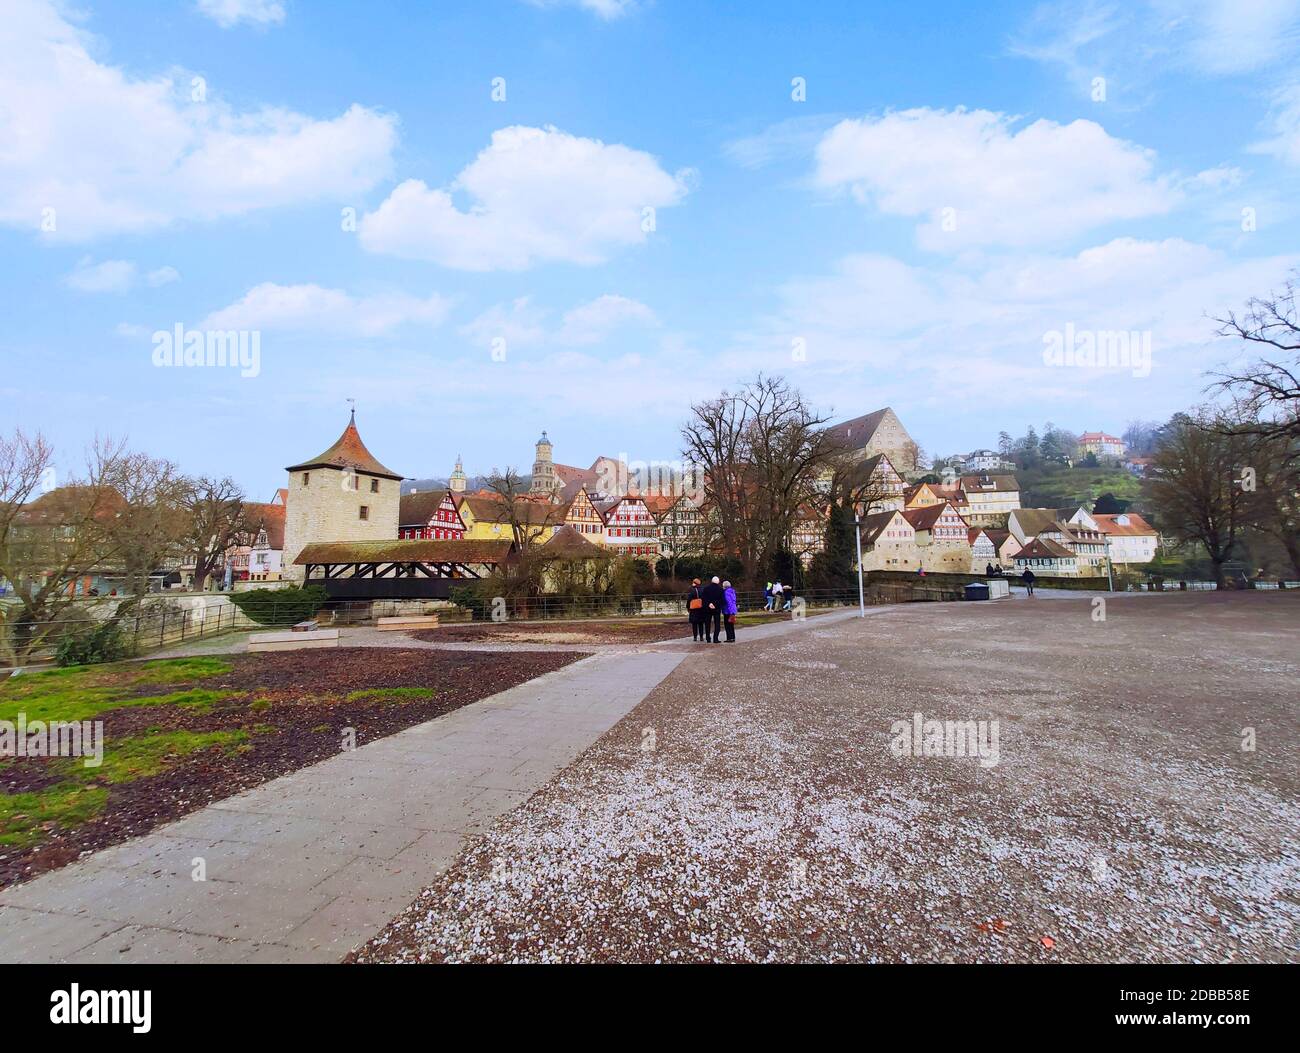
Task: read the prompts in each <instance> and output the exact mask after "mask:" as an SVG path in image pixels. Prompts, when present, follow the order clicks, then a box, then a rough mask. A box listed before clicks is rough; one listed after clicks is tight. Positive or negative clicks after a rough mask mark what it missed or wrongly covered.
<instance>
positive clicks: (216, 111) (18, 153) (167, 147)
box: [0, 0, 397, 241]
mask: <svg viewBox="0 0 1300 1053" xmlns="http://www.w3.org/2000/svg"><path fill="white" fill-rule="evenodd" d="M92 47H96V48H98V45H97V44H96V42H94V41H93V40H92V39H91V38H90V37H89V36H88V35H87V34H86V33H85V32H83V31H82V30H81V29H79V28H77V27H76V26H73V25H72V24H71V23H69V22H68V21H67V20H66V19H64V18H63V17H62V16H61V15H60V14H59V12H58V10H57V9H56V8H55V7H54V6H52V5H51V4H50V3H49V2H47V0H12V2H11V3H10V4H8V5H7V7H6V12H5V17H4V18H3V19H0V142H3V143H4V148H3V153H2V154H0V225H8V226H14V227H18V228H23V229H28V230H32V231H37V230H41V229H43V228H42V223H43V222H44V223H45V224H46V228H48V224H49V221H50V220H53V229H52V230H50V229H45V234H44V236H45V237H47V238H51V239H65V240H74V241H75V240H85V239H88V238H93V237H96V236H99V235H104V234H112V233H119V232H125V231H147V230H152V229H157V228H160V227H164V226H167V225H169V224H171V223H174V222H176V221H178V220H182V221H183V220H212V219H217V218H220V217H225V216H235V215H240V214H243V213H247V212H250V211H253V210H255V209H261V208H268V207H273V206H283V205H300V204H302V203H304V202H308V201H313V200H321V199H327V200H338V199H339V198H340V197H343V198H345V199H346V197H347V196H349V195H353V194H358V193H361V192H362V191H365V190H367V189H369V188H370V187H372V186H374V185H375V184H376V183H377V182H378V181H379V180H381V179H383V178H385V177H386V176H387V175H388V173H389V171H390V166H391V154H392V150H393V147H394V145H395V143H396V138H397V122H396V119H395V118H394V117H391V116H388V115H384V114H380V113H377V112H375V111H373V110H368V109H366V108H365V107H362V106H359V105H353V106H352V107H351V108H349V109H348V110H347V111H346V112H344V113H342V114H340V115H339V116H337V117H334V118H332V119H327V120H316V119H314V118H311V117H307V116H305V115H303V114H299V113H293V112H291V111H288V110H283V109H269V108H268V109H262V110H257V111H250V112H237V111H235V110H233V109H231V108H230V107H229V106H227V105H225V104H223V103H222V102H221V101H220V100H219V99H217V98H215V97H214V96H213V94H212V93H211V92H208V93H207V95H206V98H207V101H205V102H195V101H192V96H193V94H194V92H195V89H194V88H193V87H192V84H191V79H190V78H189V77H188V76H187V75H176V76H170V75H169V76H158V77H154V78H152V79H148V80H141V79H137V78H135V77H133V76H131V75H130V74H128V73H126V72H125V71H123V70H121V69H119V68H115V67H112V66H109V65H105V64H103V63H101V62H99V61H97V60H96V59H94V58H92V57H91V54H90V50H89V49H90V48H92Z"/></svg>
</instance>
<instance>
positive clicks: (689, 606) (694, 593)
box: [686, 578, 704, 640]
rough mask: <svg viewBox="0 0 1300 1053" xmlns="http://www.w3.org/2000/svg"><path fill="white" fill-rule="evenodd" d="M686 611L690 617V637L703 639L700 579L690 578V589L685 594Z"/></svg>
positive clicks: (702, 599)
mask: <svg viewBox="0 0 1300 1053" xmlns="http://www.w3.org/2000/svg"><path fill="white" fill-rule="evenodd" d="M686 613H687V615H688V616H689V617H690V619H691V639H692V640H703V639H704V590H702V589H701V588H700V579H699V578H694V579H692V580H691V588H690V591H689V592H688V593H687V594H686Z"/></svg>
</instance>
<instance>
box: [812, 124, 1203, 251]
mask: <svg viewBox="0 0 1300 1053" xmlns="http://www.w3.org/2000/svg"><path fill="white" fill-rule="evenodd" d="M1153 168H1154V155H1153V154H1152V153H1151V151H1149V150H1145V149H1142V148H1141V147H1139V146H1136V145H1134V144H1133V143H1129V142H1125V141H1124V140H1122V139H1116V138H1113V137H1112V136H1110V135H1108V134H1107V133H1106V131H1105V129H1103V128H1102V127H1101V126H1100V125H1098V124H1096V123H1094V122H1092V121H1084V120H1077V121H1073V122H1071V123H1070V124H1064V125H1062V124H1057V123H1055V122H1054V121H1048V120H1038V121H1035V122H1034V123H1032V124H1030V125H1027V126H1025V127H1022V128H1019V129H1018V130H1017V128H1016V127H1015V122H1014V120H1013V119H1012V118H1011V117H1008V116H1007V115H1005V114H1000V113H990V112H989V111H987V110H965V109H957V110H952V111H944V110H931V109H913V110H904V111H901V112H897V113H888V114H885V115H883V116H880V117H866V118H861V119H855V120H846V121H841V122H840V123H839V124H837V125H836V126H835V127H834V128H832V129H831V130H830V131H829V132H828V133H827V134H826V135H825V136H824V137H823V139H822V141H821V142H820V143H819V144H818V146H817V168H816V173H815V180H816V183H817V184H818V185H820V186H822V187H824V188H827V189H833V190H838V189H847V190H849V191H850V192H851V193H852V194H853V195H854V197H855V198H857V199H858V200H859V201H861V202H862V203H864V204H870V205H872V206H873V207H875V208H876V209H878V210H879V211H881V212H883V213H885V214H887V215H896V216H907V217H911V218H917V219H920V220H922V222H921V224H920V226H919V227H918V229H917V238H918V241H919V243H920V244H921V246H922V247H924V248H927V249H932V250H939V251H957V250H960V249H964V248H968V247H970V246H973V245H1012V246H1022V247H1023V246H1032V245H1042V244H1051V243H1054V242H1059V241H1062V240H1064V239H1068V238H1072V237H1074V236H1076V235H1079V234H1081V233H1083V232H1085V231H1088V230H1091V229H1093V228H1096V227H1099V226H1103V225H1105V224H1107V223H1113V222H1115V221H1117V220H1125V219H1137V218H1141V217H1146V216H1154V215H1160V214H1162V213H1165V212H1168V211H1170V209H1172V208H1173V207H1174V206H1175V205H1176V204H1177V203H1179V201H1180V200H1181V192H1180V190H1179V189H1178V187H1177V186H1176V185H1175V183H1174V182H1173V181H1172V180H1171V179H1169V178H1168V177H1163V176H1155V175H1154V174H1153ZM945 210H951V211H945ZM949 227H950V228H951V229H946V228H949Z"/></svg>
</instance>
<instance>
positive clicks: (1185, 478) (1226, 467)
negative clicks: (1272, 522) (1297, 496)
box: [1147, 412, 1258, 588]
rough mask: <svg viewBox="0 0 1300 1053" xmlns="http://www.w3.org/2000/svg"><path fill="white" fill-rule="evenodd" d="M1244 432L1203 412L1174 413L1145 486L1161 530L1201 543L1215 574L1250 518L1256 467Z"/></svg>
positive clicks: (1218, 578)
mask: <svg viewBox="0 0 1300 1053" xmlns="http://www.w3.org/2000/svg"><path fill="white" fill-rule="evenodd" d="M1252 459H1253V458H1252V453H1251V442H1250V439H1249V437H1248V436H1246V435H1243V434H1241V433H1239V432H1236V431H1233V430H1231V429H1230V428H1226V427H1224V422H1223V421H1221V420H1216V419H1213V418H1211V417H1210V416H1209V415H1208V414H1207V413H1204V412H1202V413H1200V414H1198V415H1197V416H1191V415H1188V414H1178V415H1176V416H1175V417H1174V418H1173V419H1172V420H1171V421H1170V422H1169V424H1168V425H1167V426H1166V427H1165V428H1164V430H1163V431H1162V432H1161V436H1160V443H1159V445H1158V446H1157V447H1156V452H1155V456H1154V459H1153V461H1152V464H1151V468H1150V472H1149V479H1148V483H1147V486H1148V489H1149V492H1150V495H1151V501H1152V505H1153V507H1154V509H1155V512H1156V516H1157V518H1158V522H1159V525H1160V529H1161V532H1162V533H1164V534H1165V535H1167V536H1169V537H1172V538H1174V539H1175V540H1178V541H1183V542H1192V543H1194V544H1199V545H1201V546H1203V547H1204V549H1205V553H1206V555H1207V556H1208V557H1209V559H1210V562H1211V563H1212V564H1213V566H1214V580H1215V582H1216V583H1217V584H1218V586H1219V587H1220V588H1222V587H1223V586H1224V584H1225V576H1224V571H1223V564H1224V563H1226V562H1227V561H1228V559H1230V558H1231V557H1232V555H1233V552H1234V550H1235V549H1236V547H1237V543H1238V541H1239V540H1240V538H1241V535H1242V532H1243V531H1244V530H1245V528H1246V527H1247V525H1248V524H1249V522H1250V509H1251V505H1252V503H1253V502H1254V500H1255V488H1256V487H1257V484H1258V472H1257V470H1256V469H1255V468H1254V466H1253V465H1252V464H1251V461H1252Z"/></svg>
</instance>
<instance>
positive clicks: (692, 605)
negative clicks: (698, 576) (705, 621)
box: [686, 596, 704, 611]
mask: <svg viewBox="0 0 1300 1053" xmlns="http://www.w3.org/2000/svg"><path fill="white" fill-rule="evenodd" d="M686 606H687V609H688V610H692V611H698V610H699V609H700V608H701V607H703V606H704V600H703V598H702V597H700V596H696V597H695V599H693V600H691V601H690V602H689V603H687V604H686Z"/></svg>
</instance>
